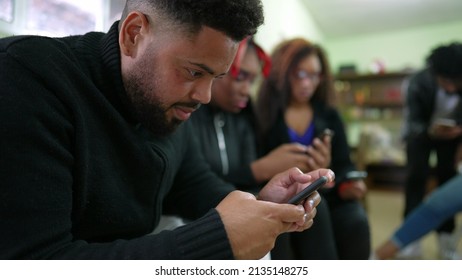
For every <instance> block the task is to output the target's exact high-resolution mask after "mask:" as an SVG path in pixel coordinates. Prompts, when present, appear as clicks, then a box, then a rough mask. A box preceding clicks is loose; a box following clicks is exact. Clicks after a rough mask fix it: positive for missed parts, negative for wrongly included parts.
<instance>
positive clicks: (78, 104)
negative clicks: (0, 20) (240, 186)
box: [0, 23, 234, 259]
mask: <svg viewBox="0 0 462 280" xmlns="http://www.w3.org/2000/svg"><path fill="white" fill-rule="evenodd" d="M0 65H1V67H0V133H1V137H0V217H1V218H0V258H1V259H17V258H26V259H33V258H64V259H183V258H184V259H200V258H206V259H211V258H214V259H226V258H232V257H233V256H232V251H231V247H230V245H229V241H228V239H227V236H226V232H225V229H224V226H223V224H222V222H221V219H220V217H219V215H218V213H217V212H216V211H215V210H210V209H211V208H212V207H214V206H216V204H217V203H218V202H219V201H220V200H221V199H222V198H223V197H224V196H225V195H227V194H228V193H229V192H230V191H232V190H233V189H234V188H233V187H232V186H231V185H229V184H226V183H224V182H223V181H222V180H220V179H219V178H217V177H216V176H215V175H214V174H213V172H211V170H210V168H209V167H208V165H207V164H206V163H205V161H204V159H203V157H202V155H201V154H200V153H199V152H198V150H199V149H198V148H197V143H195V142H194V141H185V140H187V139H191V136H190V135H191V134H192V131H191V126H190V124H188V123H186V124H184V125H182V126H180V128H178V130H177V131H176V132H175V133H173V134H172V135H171V136H168V137H165V138H159V137H156V136H155V135H152V134H151V133H150V132H148V131H147V130H146V129H144V128H143V127H142V126H141V125H140V124H139V123H138V122H137V121H136V119H135V118H134V117H133V114H132V111H131V109H130V107H129V106H128V103H127V101H126V93H125V91H124V88H123V85H122V78H121V70H120V50H119V46H118V32H117V23H115V24H114V25H113V26H112V28H111V30H110V31H109V33H108V34H103V33H96V32H92V33H88V34H86V35H83V36H72V37H66V38H55V39H51V38H45V37H32V36H22V37H11V38H6V39H2V40H0ZM168 193H170V194H171V195H172V196H174V197H175V201H174V202H175V204H176V205H175V207H174V208H175V209H177V210H178V213H179V214H181V215H183V216H186V217H189V218H199V217H201V216H203V215H205V214H206V213H208V214H206V215H205V216H203V217H202V218H200V219H199V220H198V221H196V222H193V223H190V224H188V225H186V226H185V227H182V228H179V229H176V230H174V231H172V232H163V233H161V234H159V235H147V234H148V233H150V232H151V231H152V230H153V229H154V228H155V226H156V225H157V223H158V220H159V217H160V215H161V213H162V211H161V209H162V207H163V201H164V198H165V196H166V195H167V194H168ZM212 245H213V246H212Z"/></svg>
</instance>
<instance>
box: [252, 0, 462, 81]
mask: <svg viewBox="0 0 462 280" xmlns="http://www.w3.org/2000/svg"><path fill="white" fill-rule="evenodd" d="M263 5H264V9H265V24H264V25H263V26H262V27H261V28H260V29H259V31H258V33H257V35H256V40H257V41H258V42H259V43H260V44H261V45H262V47H263V48H264V49H265V50H267V51H271V50H272V49H273V48H274V46H275V45H276V44H277V43H278V42H280V41H281V40H283V39H288V38H292V37H296V36H302V37H305V38H306V39H308V40H311V41H313V42H316V43H320V44H322V45H323V46H324V48H325V49H326V51H327V52H328V55H329V59H330V63H331V66H332V69H333V71H334V72H336V71H337V69H338V68H339V66H340V65H342V64H354V65H356V68H357V70H358V72H359V73H369V72H370V65H371V64H372V63H373V61H374V60H376V59H380V60H382V61H383V62H384V63H385V67H386V70H387V71H389V72H394V71H400V70H403V69H405V68H411V69H418V68H420V67H422V66H423V65H424V60H425V58H426V57H427V55H428V54H429V52H430V51H431V50H432V49H433V48H434V47H436V46H437V45H440V44H445V43H449V42H452V41H456V40H457V41H461V42H462V19H461V21H457V22H451V23H441V24H436V25H427V26H420V27H416V28H409V29H404V30H399V31H395V32H382V33H375V34H368V35H361V36H352V37H344V38H334V39H325V36H324V35H323V34H322V32H321V31H320V30H319V28H318V27H317V25H316V23H315V21H314V20H313V18H312V16H311V14H310V12H309V10H308V9H307V7H306V6H305V5H304V4H303V3H302V1H301V0H286V1H284V2H282V1H278V0H263Z"/></svg>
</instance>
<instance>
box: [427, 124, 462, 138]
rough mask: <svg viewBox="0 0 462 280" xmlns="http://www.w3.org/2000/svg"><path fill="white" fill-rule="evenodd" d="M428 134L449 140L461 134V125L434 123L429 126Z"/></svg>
mask: <svg viewBox="0 0 462 280" xmlns="http://www.w3.org/2000/svg"><path fill="white" fill-rule="evenodd" d="M429 134H430V136H431V137H433V138H436V139H446V140H450V139H454V138H456V137H459V136H461V135H462V126H459V125H457V126H447V125H441V124H434V125H432V126H431V127H430V129H429Z"/></svg>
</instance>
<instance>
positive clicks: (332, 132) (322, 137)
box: [318, 128, 335, 141]
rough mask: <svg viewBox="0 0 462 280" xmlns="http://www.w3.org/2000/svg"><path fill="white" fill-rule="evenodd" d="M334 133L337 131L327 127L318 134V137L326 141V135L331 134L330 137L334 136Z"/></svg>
mask: <svg viewBox="0 0 462 280" xmlns="http://www.w3.org/2000/svg"><path fill="white" fill-rule="evenodd" d="M334 134H335V132H334V131H333V130H332V129H329V128H326V129H324V130H323V131H322V132H321V133H320V134H319V135H318V138H319V139H321V140H322V141H324V138H325V137H326V136H330V138H332V137H333V136H334Z"/></svg>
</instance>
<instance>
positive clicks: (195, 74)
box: [188, 69, 202, 78]
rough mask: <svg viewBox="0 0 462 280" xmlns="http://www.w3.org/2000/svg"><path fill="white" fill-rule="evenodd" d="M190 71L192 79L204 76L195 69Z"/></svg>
mask: <svg viewBox="0 0 462 280" xmlns="http://www.w3.org/2000/svg"><path fill="white" fill-rule="evenodd" d="M188 71H189V74H190V75H191V77H193V78H198V77H201V76H202V72H200V71H196V70H194V69H188Z"/></svg>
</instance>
